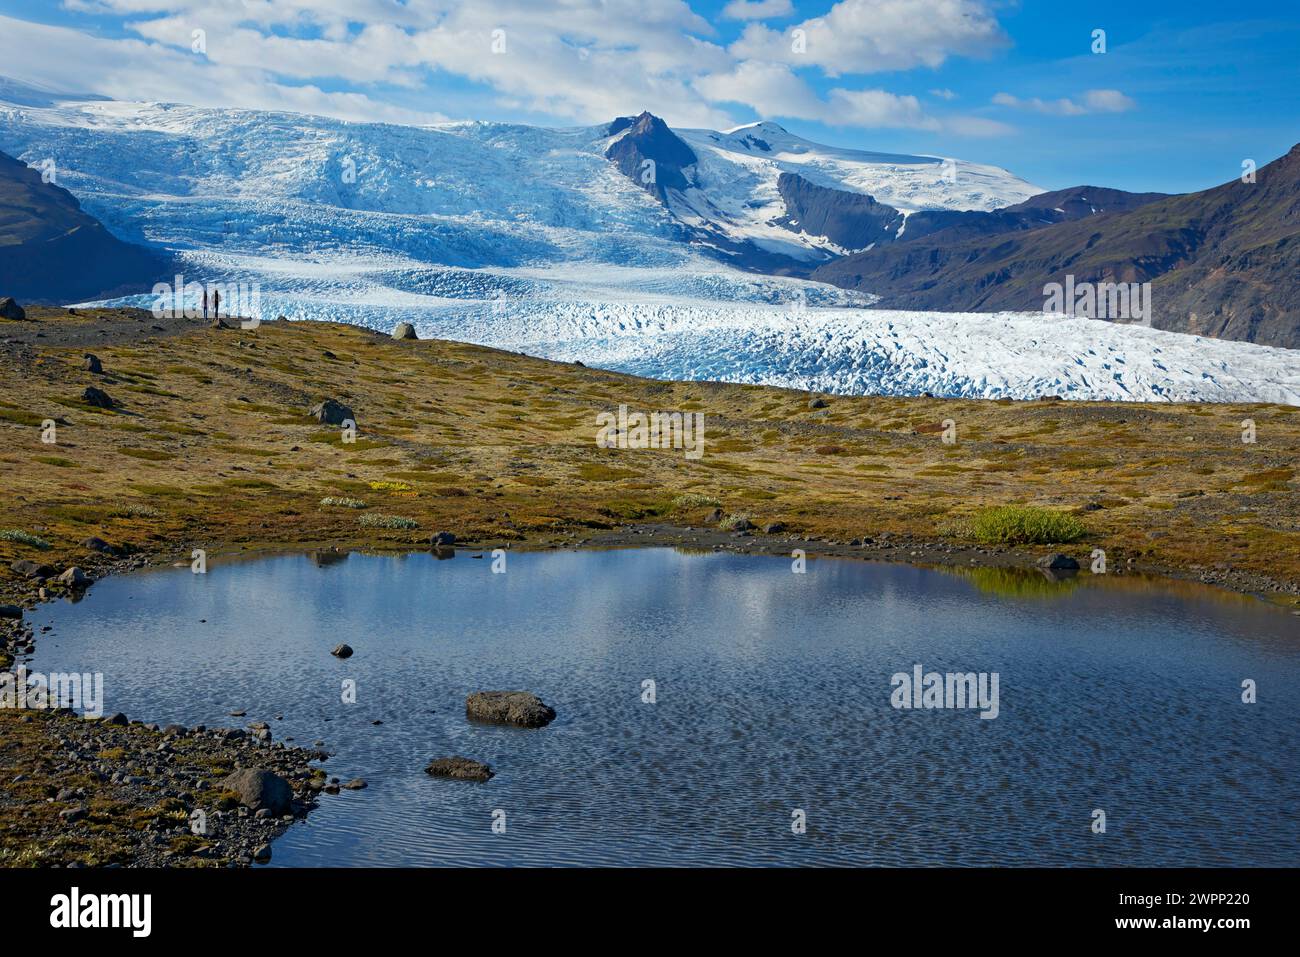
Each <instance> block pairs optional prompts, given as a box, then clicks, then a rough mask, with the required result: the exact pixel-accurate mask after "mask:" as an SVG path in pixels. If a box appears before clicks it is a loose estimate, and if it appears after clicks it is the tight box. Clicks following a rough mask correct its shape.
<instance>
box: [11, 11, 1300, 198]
mask: <svg viewBox="0 0 1300 957" xmlns="http://www.w3.org/2000/svg"><path fill="white" fill-rule="evenodd" d="M1288 8H1289V9H1288ZM1094 30H1104V31H1105V47H1106V49H1105V52H1104V53H1095V52H1093V51H1092V46H1093V44H1094V40H1093V31H1094ZM195 31H201V34H196V33H195ZM495 31H502V32H500V33H496V32H495ZM196 36H201V38H202V42H201V43H197V41H196V39H195V38H196ZM196 43H197V45H198V46H200V47H201V49H196ZM1296 51H1300V5H1296V4H1271V3H1270V4H1262V5H1253V4H1238V5H1232V4H1223V3H1210V2H1206V0H1191V2H1187V0H1184V2H1167V0H1140V2H1133V0H1127V2H1119V0H1096V2H1089V3H1086V4H1085V3H1070V2H1066V0H1019V2H1007V0H818V2H799V0H556V2H547V0H475V2H470V3H461V2H455V0H408V2H398V0H274V2H267V0H219V2H212V0H66V2H64V3H61V4H60V3H51V2H50V0H40V2H36V0H0V63H3V64H4V66H3V67H0V72H3V73H5V74H8V75H10V76H12V77H14V78H16V79H19V80H24V81H28V82H34V83H38V84H41V85H44V86H47V87H51V88H54V89H60V90H76V91H84V92H92V93H99V94H104V95H107V96H112V97H116V98H121V99H147V100H172V101H179V102H188V103H197V104H199V105H204V106H228V107H245V108H255V109H286V110H294V111H301V112H319V113H326V114H330V115H334V116H340V117H344V118H347V119H354V120H381V121H392V122H416V123H418V122H431V121H438V120H442V119H487V120H502V121H510V122H527V123H542V124H547V125H566V126H567V125H578V124H595V123H599V122H603V121H605V120H608V119H610V118H612V117H613V116H616V115H621V114H628V113H635V112H639V111H640V110H642V109H649V110H650V111H652V112H654V113H657V114H659V115H661V116H664V117H665V118H666V119H667V120H668V121H669V122H670V123H671V124H673V125H678V126H711V127H715V128H719V127H725V126H729V125H737V124H740V123H745V122H750V121H752V120H756V119H772V120H776V121H777V122H779V123H781V124H782V125H783V126H785V127H786V128H787V129H789V130H791V131H793V132H795V133H799V134H801V135H804V136H807V137H808V138H810V139H814V140H818V141H820V142H825V143H832V144H836V145H843V146H853V147H859V148H864V149H875V150H882V151H890V152H917V153H930V154H938V155H949V156H957V157H961V158H963V159H968V160H973V161H977V162H986V163H994V164H997V165H1000V166H1005V167H1007V168H1008V169H1010V170H1012V171H1013V172H1015V173H1017V174H1018V175H1020V176H1023V177H1024V178H1026V179H1028V180H1030V181H1031V182H1034V183H1037V184H1038V185H1041V186H1043V187H1045V188H1060V187H1064V186H1069V185H1075V184H1081V183H1088V184H1094V185H1105V186H1116V187H1120V188H1125V189H1133V190H1162V191H1167V192H1181V191H1186V190H1192V189H1200V188H1204V187H1208V186H1211V185H1215V184H1218V183H1221V182H1225V181H1227V180H1230V179H1232V178H1234V177H1236V176H1237V175H1238V174H1239V172H1240V169H1241V163H1242V161H1243V160H1244V159H1248V158H1249V159H1254V160H1256V161H1257V162H1259V163H1260V164H1262V163H1264V162H1267V161H1269V160H1272V159H1274V158H1276V157H1277V156H1279V155H1281V154H1282V153H1285V152H1286V151H1287V150H1288V149H1290V147H1291V146H1292V145H1294V143H1295V142H1296V141H1297V140H1298V139H1300V123H1297V122H1296V121H1297V119H1300V83H1297V79H1300V70H1297V68H1296V63H1295V59H1296Z"/></svg>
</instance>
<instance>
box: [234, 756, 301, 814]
mask: <svg viewBox="0 0 1300 957" xmlns="http://www.w3.org/2000/svg"><path fill="white" fill-rule="evenodd" d="M221 787H222V789H223V790H226V791H233V792H234V793H235V794H238V795H239V802H240V803H241V804H243V805H244V806H245V807H246V808H248V809H249V810H252V811H260V810H261V809H262V808H266V809H267V810H268V811H270V812H271V813H272V814H274V815H276V816H277V817H278V816H279V815H281V814H288V813H289V810H290V808H291V807H292V804H293V788H291V787H289V782H288V781H286V780H285V779H284V778H282V777H280V776H279V775H278V774H275V773H274V772H272V771H265V770H262V769H259V768H243V769H241V770H239V771H236V772H235V773H234V774H232V775H230V776H229V777H228V778H226V779H225V780H223V781H222V782H221Z"/></svg>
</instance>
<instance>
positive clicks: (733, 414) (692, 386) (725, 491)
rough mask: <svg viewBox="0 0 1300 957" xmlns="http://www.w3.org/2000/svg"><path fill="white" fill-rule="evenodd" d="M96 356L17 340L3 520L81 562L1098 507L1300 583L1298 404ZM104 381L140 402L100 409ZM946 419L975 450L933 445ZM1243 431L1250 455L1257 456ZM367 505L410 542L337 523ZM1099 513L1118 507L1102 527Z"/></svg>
mask: <svg viewBox="0 0 1300 957" xmlns="http://www.w3.org/2000/svg"><path fill="white" fill-rule="evenodd" d="M91 318H93V317H88V316H85V315H83V316H79V317H77V320H76V321H78V322H86V321H90V319H91ZM94 351H95V352H96V354H97V355H99V356H100V358H101V359H102V360H103V362H104V367H105V370H106V373H107V375H106V376H104V377H97V376H91V375H90V374H88V373H86V372H84V371H83V370H82V369H81V368H80V366H81V356H82V354H83V353H84V352H85V349H82V348H75V349H74V348H67V349H59V348H54V347H48V346H38V348H37V351H36V354H35V358H34V359H32V358H23V357H20V356H18V355H16V354H14V353H13V352H6V351H3V347H0V386H2V387H3V395H4V396H6V405H5V406H4V410H5V414H4V415H3V416H0V435H2V436H3V439H4V441H3V445H2V451H0V488H3V490H4V493H5V495H4V499H3V505H0V509H2V513H0V528H7V529H15V530H21V531H22V532H24V533H25V534H29V535H33V536H36V537H38V538H39V539H41V540H43V541H46V542H49V543H50V544H51V546H52V550H51V551H50V552H47V553H43V554H42V560H44V561H56V560H57V559H73V558H75V557H76V556H77V555H79V554H82V553H81V552H80V550H79V548H78V545H77V543H78V542H79V541H81V540H82V539H84V538H85V537H86V536H88V535H99V536H101V537H103V538H105V539H107V540H109V541H111V542H122V541H125V542H131V543H134V544H136V545H138V546H141V547H143V548H146V549H151V550H155V551H160V552H161V551H165V550H166V547H167V546H168V545H180V544H184V545H186V547H189V545H190V544H191V543H193V544H204V545H207V546H209V547H218V546H225V547H231V548H251V547H261V546H274V545H279V544H319V543H335V544H339V545H341V546H371V547H409V546H411V545H413V544H416V543H423V542H426V541H427V537H428V535H429V534H430V533H431V532H433V531H437V530H438V529H443V528H445V529H448V530H451V531H454V532H455V533H456V534H457V536H458V537H459V538H461V539H478V540H498V541H499V540H521V539H527V540H528V541H531V542H542V541H552V540H559V539H562V538H563V537H566V536H568V535H571V534H575V533H581V532H583V531H584V530H587V529H590V528H592V527H601V526H612V525H616V524H619V523H622V522H629V521H630V522H635V521H642V520H649V519H664V520H667V519H672V520H675V521H696V522H698V521H699V520H700V519H702V518H703V516H704V514H705V513H706V512H707V511H709V510H711V509H712V508H713V507H718V506H720V507H721V508H722V509H723V511H724V513H726V514H744V515H746V516H749V517H750V518H751V519H752V520H753V521H754V522H756V523H757V524H759V525H760V526H761V525H763V524H764V523H766V522H769V521H781V522H783V523H785V525H786V526H787V527H788V528H789V529H790V530H791V531H792V532H794V533H796V534H802V535H810V536H825V537H828V538H836V539H844V540H847V539H848V538H853V537H858V536H861V535H864V534H868V535H871V534H879V533H881V532H892V533H897V534H912V535H921V536H930V537H936V538H937V537H940V536H944V535H946V536H949V537H953V538H956V539H966V540H969V539H968V537H967V536H968V535H969V532H967V531H964V530H965V529H969V528H970V525H969V520H970V519H971V518H972V517H973V516H975V515H976V514H977V513H978V512H980V511H981V510H983V509H987V508H990V507H996V506H1017V507H1021V506H1034V507H1038V508H1046V509H1051V510H1054V511H1056V512H1063V513H1074V514H1078V515H1079V516H1080V519H1081V521H1082V522H1083V523H1084V525H1085V527H1086V532H1087V534H1086V539H1087V541H1089V542H1095V543H1096V544H1098V545H1101V546H1102V547H1105V548H1107V549H1108V551H1110V550H1113V551H1114V552H1115V553H1116V554H1123V555H1128V556H1137V557H1139V558H1140V559H1143V560H1144V561H1148V562H1149V563H1152V564H1163V565H1166V566H1171V567H1192V566H1195V565H1198V564H1210V563H1213V562H1224V563H1228V564H1230V565H1231V566H1233V567H1235V568H1240V569H1243V570H1248V571H1253V572H1257V573H1261V574H1267V575H1270V576H1272V577H1274V578H1276V579H1278V580H1281V581H1288V582H1294V581H1297V580H1300V535H1298V534H1297V532H1300V519H1298V517H1297V516H1300V496H1298V495H1297V484H1296V478H1295V475H1296V467H1297V462H1298V461H1300V410H1298V409H1291V408H1287V407H1283V406H1272V405H1233V406H1188V405H1145V406H1142V405H1120V404H1113V403H1066V402H1010V401H977V400H945V399H923V398H873V397H863V398H831V399H830V400H829V406H828V408H826V409H823V410H810V409H809V408H808V401H807V396H806V394H803V393H799V392H794V391H788V390H781V389H775V388H765V387H758V386H727V385H718V384H712V383H691V382H678V383H659V382H651V381H647V380H642V379H636V378H632V377H627V376H621V375H616V374H612V373H606V372H601V371H597V370H593V369H587V368H583V367H578V366H572V365H564V364H556V363H549V362H544V361H541V360H537V359H532V358H529V357H526V356H521V355H517V354H513V353H508V352H499V351H495V350H490V349H484V348H478V347H474V346H469V345H462V344H458V343H449V342H437V341H431V342H402V343H397V342H393V341H392V340H390V339H387V338H386V337H382V336H377V335H375V334H373V333H370V332H367V331H365V330H362V329H358V328H355V327H351V326H343V325H332V324H317V323H310V324H308V323H302V324H299V323H295V324H291V325H288V324H270V325H263V326H262V327H261V328H259V329H257V330H227V331H217V330H213V329H209V328H206V327H201V328H196V329H195V330H194V331H193V332H190V333H186V334H184V335H181V336H172V337H167V338H165V339H155V340H142V341H135V342H128V343H125V344H118V345H105V346H98V347H96V348H95V349H94ZM329 355H332V356H333V357H334V358H329V357H328V356H329ZM92 382H93V383H94V384H97V385H99V386H100V387H101V388H104V389H105V390H106V391H108V392H109V394H110V395H112V396H114V398H116V399H118V400H120V401H121V403H122V407H121V408H120V409H118V410H114V411H111V412H103V411H99V410H90V409H88V408H82V407H80V405H79V403H78V401H77V399H78V397H79V396H80V394H81V391H82V389H83V388H84V387H85V386H86V385H89V384H92ZM130 386H140V388H135V389H132V388H130ZM146 386H147V387H146ZM326 397H333V398H336V399H338V400H340V401H342V402H344V403H345V404H347V405H349V406H350V407H351V408H352V409H353V410H354V412H355V414H356V419H357V422H358V427H359V432H358V435H357V441H356V442H355V443H352V444H349V443H346V442H343V441H342V440H341V434H340V432H339V430H337V429H334V428H330V427H324V426H321V425H320V424H318V423H316V422H315V421H313V420H312V419H310V418H308V417H307V415H306V410H307V408H308V407H309V406H311V405H312V404H314V403H316V402H319V401H320V400H321V399H323V398H326ZM621 403H626V404H627V405H628V406H629V407H630V408H632V409H634V410H643V411H672V410H690V409H694V410H699V411H702V412H703V413H704V415H705V435H706V445H705V452H704V455H703V457H702V458H700V459H698V460H692V459H687V458H686V457H685V455H684V454H683V452H682V451H681V450H675V451H673V450H663V451H651V450H619V449H602V448H598V447H597V446H596V442H595V436H596V432H597V426H596V421H595V417H596V414H597V413H599V412H604V411H610V410H614V409H617V407H618V406H619V404H621ZM46 418H54V419H56V420H59V422H60V425H59V428H58V437H59V442H58V444H57V445H53V446H52V445H43V444H41V442H40V440H39V424H40V422H41V421H42V420H44V419H46ZM948 418H951V419H954V420H956V422H957V424H958V434H959V437H960V441H959V442H958V443H957V444H956V445H945V444H943V442H942V438H941V435H940V434H938V433H936V432H934V431H932V427H933V426H934V425H935V424H936V423H939V422H942V421H943V420H944V419H948ZM1245 418H1252V419H1254V420H1255V422H1256V427H1257V433H1258V442H1257V444H1254V445H1245V444H1243V443H1242V442H1241V429H1240V423H1241V421H1242V420H1243V419H1245ZM52 459H57V461H52ZM348 498H352V499H359V500H362V501H364V502H366V503H367V504H368V505H369V506H370V507H371V509H372V510H373V512H374V514H375V515H378V516H385V515H390V516H400V517H402V518H406V519H409V520H410V521H412V522H415V523H418V529H409V528H401V527H386V526H385V524H384V523H382V522H379V521H378V520H375V519H372V520H370V521H371V522H372V523H373V524H369V525H366V524H362V523H360V522H359V521H358V513H357V512H356V511H353V510H352V509H349V508H329V507H325V508H323V507H321V504H320V503H321V501H322V499H333V500H335V501H339V500H343V499H348ZM1090 502H1091V503H1095V504H1096V505H1098V506H1100V507H1099V508H1095V509H1092V510H1088V511H1086V512H1085V511H1084V507H1085V505H1087V503H1090ZM363 514H364V513H363ZM392 524H393V525H401V524H404V523H392ZM18 557H32V558H34V557H36V553H35V550H34V549H33V548H32V547H31V546H29V545H26V544H23V542H22V541H21V540H18V541H15V540H3V539H0V560H3V565H4V567H5V568H7V565H8V562H9V560H12V559H14V558H18Z"/></svg>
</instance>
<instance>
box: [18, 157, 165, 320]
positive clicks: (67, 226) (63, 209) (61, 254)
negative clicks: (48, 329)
mask: <svg viewBox="0 0 1300 957" xmlns="http://www.w3.org/2000/svg"><path fill="white" fill-rule="evenodd" d="M166 271H167V261H166V259H165V258H164V257H162V256H160V255H158V254H156V253H154V252H152V251H150V250H147V249H143V248H141V247H139V246H133V245H131V244H129V243H124V242H122V241H121V240H119V239H117V238H116V237H115V236H113V235H112V234H111V233H110V232H109V231H108V230H106V229H105V228H104V227H103V225H102V224H100V223H99V222H98V221H97V220H96V219H95V218H94V217H92V216H89V215H87V214H86V213H85V212H83V211H82V209H81V204H80V203H78V202H77V200H76V198H75V197H74V196H73V195H72V194H71V193H69V192H68V191H67V190H66V189H62V188H60V187H59V186H56V185H54V184H53V183H45V182H43V181H42V178H41V173H40V172H39V171H37V170H35V169H33V168H31V167H29V166H27V165H26V164H24V163H20V162H19V161H18V160H16V159H14V158H13V157H12V156H9V155H8V154H6V153H0V295H5V296H13V297H15V298H17V299H20V300H29V301H35V302H60V303H65V302H75V301H77V300H79V299H88V298H91V297H95V296H101V295H114V294H117V293H119V292H121V291H124V290H130V291H132V292H134V291H136V290H138V289H139V288H140V287H141V286H144V285H147V284H152V283H153V281H154V280H155V279H156V278H158V277H160V276H162V275H163V274H164V273H165V272H166Z"/></svg>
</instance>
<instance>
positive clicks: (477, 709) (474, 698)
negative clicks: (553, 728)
mask: <svg viewBox="0 0 1300 957" xmlns="http://www.w3.org/2000/svg"><path fill="white" fill-rule="evenodd" d="M465 716H466V717H468V718H470V719H471V720H474V721H489V722H491V723H493V724H513V725H517V726H518V727H521V728H541V727H544V726H545V725H548V724H550V723H551V722H552V721H554V720H555V709H554V708H552V707H549V706H548V705H546V704H545V703H544V702H543V701H542V699H540V698H539V697H537V695H535V694H532V693H531V692H528V691H476V692H474V693H473V694H471V695H470V696H469V697H468V698H466V699H465Z"/></svg>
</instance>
